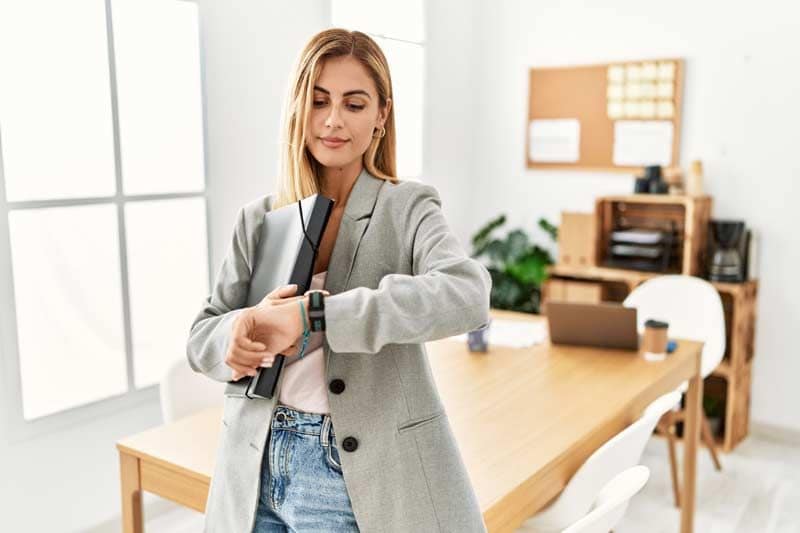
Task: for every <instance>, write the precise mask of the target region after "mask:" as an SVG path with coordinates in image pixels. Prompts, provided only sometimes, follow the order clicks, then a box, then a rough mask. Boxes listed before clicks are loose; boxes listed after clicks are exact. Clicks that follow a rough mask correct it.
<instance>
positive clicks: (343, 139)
mask: <svg viewBox="0 0 800 533" xmlns="http://www.w3.org/2000/svg"><path fill="white" fill-rule="evenodd" d="M390 108H391V100H389V101H388V102H387V105H386V107H385V108H381V107H380V103H379V102H378V93H377V91H376V90H375V83H374V82H373V81H372V78H370V77H369V75H368V74H367V70H366V69H365V68H364V67H363V66H362V65H361V63H359V62H358V61H357V60H356V59H354V58H353V57H352V56H342V57H336V58H330V59H328V60H326V61H325V63H324V64H323V66H322V70H321V72H320V75H319V78H318V79H317V82H316V84H315V85H314V99H313V102H312V106H311V112H310V113H309V117H308V124H306V146H308V149H309V150H310V151H311V154H312V155H313V156H314V158H315V159H316V160H317V161H319V162H320V163H321V164H322V165H323V166H326V167H344V166H346V165H348V164H350V163H354V162H359V163H360V161H361V157H362V156H363V155H364V152H366V151H367V148H368V147H369V143H370V142H371V141H372V136H373V132H374V131H375V128H378V130H380V128H381V127H383V125H384V123H385V122H386V117H387V116H388V114H389V109H390Z"/></svg>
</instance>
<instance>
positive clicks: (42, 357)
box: [0, 0, 209, 420]
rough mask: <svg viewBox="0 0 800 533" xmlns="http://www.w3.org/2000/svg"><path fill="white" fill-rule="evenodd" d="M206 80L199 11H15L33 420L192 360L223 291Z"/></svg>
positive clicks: (18, 170)
mask: <svg viewBox="0 0 800 533" xmlns="http://www.w3.org/2000/svg"><path fill="white" fill-rule="evenodd" d="M12 6H13V7H12ZM43 13H46V16H45V15H43ZM64 21H69V23H67V24H65V23H64ZM19 50H24V51H25V53H19ZM200 69H201V66H200V46H199V34H198V16H197V6H196V4H194V3H190V2H183V1H179V0H173V1H169V0H167V1H165V0H106V1H105V2H104V1H103V0H81V1H75V2H63V1H59V0H39V1H37V2H12V3H6V4H4V5H3V6H1V7H0V216H2V218H3V222H0V256H7V257H10V261H8V262H6V261H2V262H0V264H2V263H8V264H9V265H10V268H9V269H8V270H6V268H5V267H3V270H0V273H3V274H5V273H7V274H8V276H0V281H3V283H5V281H4V278H6V277H7V278H8V279H10V280H11V281H10V283H9V287H10V289H11V290H10V291H8V292H10V293H11V294H12V295H13V297H12V298H3V299H2V301H0V315H2V320H3V324H2V326H4V327H3V330H4V331H13V332H15V333H16V335H15V340H16V342H15V343H9V342H6V344H5V346H12V345H14V347H15V350H13V352H12V353H5V352H4V357H6V358H10V360H11V362H12V364H10V365H9V366H8V368H14V366H16V365H15V364H14V363H16V364H18V377H19V383H18V386H19V389H20V393H21V397H22V405H21V412H22V417H23V418H24V419H25V420H33V419H37V418H40V417H44V416H46V415H52V414H55V413H59V412H62V411H64V410H67V409H70V408H73V407H76V406H80V405H85V404H87V403H90V402H96V401H100V400H104V399H107V398H109V397H112V396H119V395H124V394H127V393H129V392H131V391H134V390H137V389H141V388H145V387H148V386H149V385H152V384H154V383H157V382H158V381H159V380H160V378H161V375H162V374H163V372H164V371H165V370H166V368H167V366H168V365H169V364H171V363H172V362H173V361H174V360H175V359H177V358H185V351H186V350H185V346H186V337H187V335H188V328H189V325H190V323H191V320H192V318H193V317H194V315H195V314H196V312H197V310H198V309H199V308H200V306H201V305H202V297H198V295H205V294H207V293H208V290H209V276H208V242H207V235H206V197H205V163H204V146H203V143H204V137H203V109H202V91H201V70H200ZM6 220H7V222H8V224H7V226H6V224H5V221H6ZM6 227H7V233H6V232H5V231H2V230H4V228H6ZM3 289H5V286H4V287H3ZM3 292H5V290H3Z"/></svg>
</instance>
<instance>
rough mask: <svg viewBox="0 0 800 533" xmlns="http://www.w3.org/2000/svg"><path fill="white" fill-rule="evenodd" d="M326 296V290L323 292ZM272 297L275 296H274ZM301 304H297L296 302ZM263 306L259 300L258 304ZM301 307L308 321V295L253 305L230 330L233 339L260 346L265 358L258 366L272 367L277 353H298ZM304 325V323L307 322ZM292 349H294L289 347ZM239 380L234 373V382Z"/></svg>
mask: <svg viewBox="0 0 800 533" xmlns="http://www.w3.org/2000/svg"><path fill="white" fill-rule="evenodd" d="M323 292H324V293H325V294H326V295H327V294H329V293H328V291H323ZM274 296H277V294H276V295H274ZM298 302H301V303H298ZM263 303H265V302H264V301H262V304H263ZM300 305H303V306H304V308H305V312H306V321H308V320H309V319H308V294H305V295H303V296H294V297H289V298H273V299H272V301H271V302H269V303H268V304H266V305H261V304H259V305H256V306H254V307H252V308H250V309H249V310H248V312H247V313H246V314H245V315H244V316H242V317H241V320H239V321H237V324H236V327H234V330H233V331H232V336H233V337H234V340H235V338H236V337H238V336H243V337H246V338H248V339H250V340H251V341H254V342H260V343H262V344H264V346H265V349H264V352H265V353H266V356H265V357H264V358H263V360H262V364H261V366H267V367H270V366H272V363H273V362H274V361H275V356H276V355H277V354H283V353H294V352H296V351H298V349H299V347H298V338H300V337H301V336H302V335H303V317H302V315H301V311H300ZM307 323H308V322H307ZM293 347H294V348H293ZM239 377H241V375H240V376H237V375H236V373H234V380H236V379H237V378H239Z"/></svg>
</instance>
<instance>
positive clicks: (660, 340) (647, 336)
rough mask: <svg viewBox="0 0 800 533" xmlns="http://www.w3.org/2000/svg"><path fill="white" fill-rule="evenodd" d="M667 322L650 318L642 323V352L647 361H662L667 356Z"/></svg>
mask: <svg viewBox="0 0 800 533" xmlns="http://www.w3.org/2000/svg"><path fill="white" fill-rule="evenodd" d="M668 330H669V324H668V323H667V322H664V321H661V320H655V319H650V320H648V321H646V322H645V323H644V335H643V338H642V352H643V356H644V358H645V359H647V360H648V361H663V360H664V359H665V358H666V357H667V331H668Z"/></svg>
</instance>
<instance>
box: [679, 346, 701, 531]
mask: <svg viewBox="0 0 800 533" xmlns="http://www.w3.org/2000/svg"><path fill="white" fill-rule="evenodd" d="M702 399H703V378H702V377H701V376H700V361H699V360H698V366H697V373H696V374H695V376H694V377H693V378H692V379H691V380H689V390H688V391H687V393H686V423H685V424H684V428H683V493H682V495H681V533H692V531H694V504H695V483H696V473H697V445H698V441H699V440H700V418H701V416H702V414H701V413H702V412H701V409H702V408H703V403H702Z"/></svg>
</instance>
